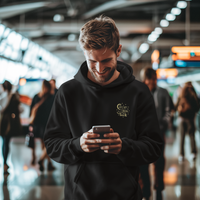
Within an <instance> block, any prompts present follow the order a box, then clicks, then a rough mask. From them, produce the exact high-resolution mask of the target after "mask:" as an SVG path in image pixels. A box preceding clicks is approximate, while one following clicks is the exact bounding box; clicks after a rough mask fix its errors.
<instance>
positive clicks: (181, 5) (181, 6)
mask: <svg viewBox="0 0 200 200" xmlns="http://www.w3.org/2000/svg"><path fill="white" fill-rule="evenodd" d="M177 7H178V8H181V9H184V8H186V7H187V2H186V1H179V2H178V3H177Z"/></svg>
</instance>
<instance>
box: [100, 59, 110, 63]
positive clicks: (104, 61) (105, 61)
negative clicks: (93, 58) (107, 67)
mask: <svg viewBox="0 0 200 200" xmlns="http://www.w3.org/2000/svg"><path fill="white" fill-rule="evenodd" d="M110 60H111V59H108V60H103V61H102V62H103V63H107V62H109V61H110Z"/></svg>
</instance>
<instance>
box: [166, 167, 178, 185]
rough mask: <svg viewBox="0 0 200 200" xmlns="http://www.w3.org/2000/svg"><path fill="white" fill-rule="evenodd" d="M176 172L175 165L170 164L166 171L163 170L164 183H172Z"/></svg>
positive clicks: (176, 177) (174, 180)
mask: <svg viewBox="0 0 200 200" xmlns="http://www.w3.org/2000/svg"><path fill="white" fill-rule="evenodd" d="M177 179H178V173H177V166H175V165H172V166H171V167H170V168H169V169H168V171H165V172H164V183H165V184H170V185H173V184H175V183H176V182H177Z"/></svg>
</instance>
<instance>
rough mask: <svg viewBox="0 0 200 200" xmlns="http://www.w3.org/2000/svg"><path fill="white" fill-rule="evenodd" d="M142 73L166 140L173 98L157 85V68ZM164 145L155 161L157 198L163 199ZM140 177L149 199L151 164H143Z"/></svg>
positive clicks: (144, 192) (145, 195)
mask: <svg viewBox="0 0 200 200" xmlns="http://www.w3.org/2000/svg"><path fill="white" fill-rule="evenodd" d="M142 75H143V77H142V79H143V82H144V83H145V84H146V85H147V86H148V88H149V90H150V91H151V93H152V95H153V98H154V103H155V107H156V112H157V116H158V121H159V125H160V130H161V131H160V132H161V134H162V137H163V140H164V141H165V134H166V131H167V130H168V127H169V123H170V116H171V114H170V112H171V110H173V109H174V105H173V103H172V99H171V97H170V95H169V93H168V91H167V90H166V89H164V88H161V87H158V86H157V74H156V71H155V70H153V69H152V68H145V69H144V71H143V72H142ZM164 147H165V145H164V146H163V149H162V154H161V156H160V158H159V159H158V160H157V161H156V162H155V163H154V166H155V167H154V170H155V171H154V176H155V177H154V189H155V190H156V200H162V199H163V198H162V190H164V180H163V173H164V167H165V158H164ZM140 177H141V179H142V191H143V195H144V197H145V199H146V200H149V198H150V196H151V180H150V175H149V165H142V166H141V167H140Z"/></svg>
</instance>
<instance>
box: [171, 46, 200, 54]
mask: <svg viewBox="0 0 200 200" xmlns="http://www.w3.org/2000/svg"><path fill="white" fill-rule="evenodd" d="M171 50H172V52H173V53H190V52H195V53H200V46H174V47H172V49H171Z"/></svg>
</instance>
